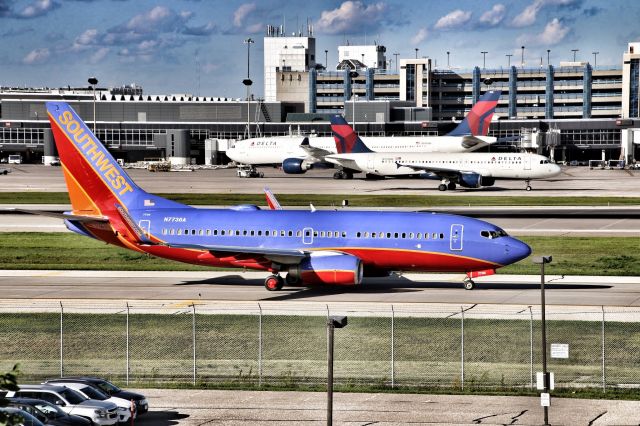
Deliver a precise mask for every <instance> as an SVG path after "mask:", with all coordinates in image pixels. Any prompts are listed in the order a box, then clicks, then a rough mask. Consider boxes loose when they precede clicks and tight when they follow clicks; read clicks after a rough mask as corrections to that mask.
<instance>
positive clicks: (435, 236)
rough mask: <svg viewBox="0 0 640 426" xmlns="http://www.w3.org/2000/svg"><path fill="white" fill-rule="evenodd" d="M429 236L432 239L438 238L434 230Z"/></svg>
mask: <svg viewBox="0 0 640 426" xmlns="http://www.w3.org/2000/svg"><path fill="white" fill-rule="evenodd" d="M431 238H433V239H434V240H437V239H438V234H436V233H435V232H434V233H433V234H431Z"/></svg>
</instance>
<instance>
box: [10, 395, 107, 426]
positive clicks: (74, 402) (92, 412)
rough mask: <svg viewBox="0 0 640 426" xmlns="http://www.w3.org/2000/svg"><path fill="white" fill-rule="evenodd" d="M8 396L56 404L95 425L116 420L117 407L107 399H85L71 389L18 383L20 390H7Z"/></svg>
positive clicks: (105, 425) (102, 424) (103, 424)
mask: <svg viewBox="0 0 640 426" xmlns="http://www.w3.org/2000/svg"><path fill="white" fill-rule="evenodd" d="M6 396H7V397H8V398H12V397H23V398H36V399H42V400H44V401H49V402H51V403H53V404H56V405H57V406H59V407H60V408H62V409H63V410H64V411H66V412H67V413H68V414H73V415H75V416H80V417H84V418H85V419H88V420H90V421H91V422H93V424H95V425H100V426H111V425H114V424H116V423H117V422H118V411H117V410H118V407H117V406H116V405H115V404H114V403H112V402H107V401H96V400H93V399H87V398H85V397H84V396H82V395H81V394H79V393H78V392H76V391H74V390H73V389H69V388H67V387H64V386H52V385H20V390H18V391H9V392H7V395H6Z"/></svg>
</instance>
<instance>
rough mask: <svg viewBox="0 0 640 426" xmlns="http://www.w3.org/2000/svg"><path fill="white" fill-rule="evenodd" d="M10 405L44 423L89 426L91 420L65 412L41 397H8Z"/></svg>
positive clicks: (64, 425) (57, 425)
mask: <svg viewBox="0 0 640 426" xmlns="http://www.w3.org/2000/svg"><path fill="white" fill-rule="evenodd" d="M7 401H9V406H10V407H15V408H19V409H21V410H23V411H26V412H27V413H29V414H31V415H32V416H33V417H35V418H37V419H38V420H40V421H41V422H42V423H44V424H46V425H53V426H89V425H91V421H89V420H87V419H85V418H82V417H78V416H73V415H71V414H68V413H66V412H65V411H63V410H62V409H61V408H60V407H58V406H57V405H55V404H52V403H50V402H47V401H43V400H41V399H33V398H10V399H8V400H7Z"/></svg>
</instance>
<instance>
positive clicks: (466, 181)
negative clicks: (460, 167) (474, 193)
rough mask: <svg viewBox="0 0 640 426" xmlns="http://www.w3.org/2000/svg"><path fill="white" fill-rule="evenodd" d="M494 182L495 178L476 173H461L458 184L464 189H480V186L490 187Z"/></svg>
mask: <svg viewBox="0 0 640 426" xmlns="http://www.w3.org/2000/svg"><path fill="white" fill-rule="evenodd" d="M495 182H496V180H495V178H493V177H488V176H482V175H479V174H478V173H462V174H460V178H459V180H458V183H459V184H460V186H464V187H465V188H480V187H481V186H492V185H493V184H494V183H495Z"/></svg>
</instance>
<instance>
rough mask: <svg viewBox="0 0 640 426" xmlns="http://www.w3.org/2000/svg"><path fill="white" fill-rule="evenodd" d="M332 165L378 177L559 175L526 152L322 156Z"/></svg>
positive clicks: (546, 162)
mask: <svg viewBox="0 0 640 426" xmlns="http://www.w3.org/2000/svg"><path fill="white" fill-rule="evenodd" d="M326 160H327V161H329V162H332V163H334V164H337V165H340V166H343V167H349V168H351V169H354V170H359V171H362V172H365V173H368V174H374V175H378V176H403V175H415V174H419V173H425V172H435V171H437V172H439V171H444V172H446V171H448V170H451V171H453V170H456V171H460V172H461V173H474V174H477V175H479V176H481V177H483V178H493V179H505V180H507V179H522V180H530V179H543V178H549V177H553V176H556V175H558V174H560V171H561V170H560V167H559V166H558V165H556V164H553V163H550V162H549V159H548V158H547V157H543V156H542V155H537V154H528V153H500V154H498V153H492V152H474V153H456V154H451V153H430V154H428V155H426V154H422V153H402V152H393V153H378V152H372V153H360V154H336V155H330V156H327V157H326Z"/></svg>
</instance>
